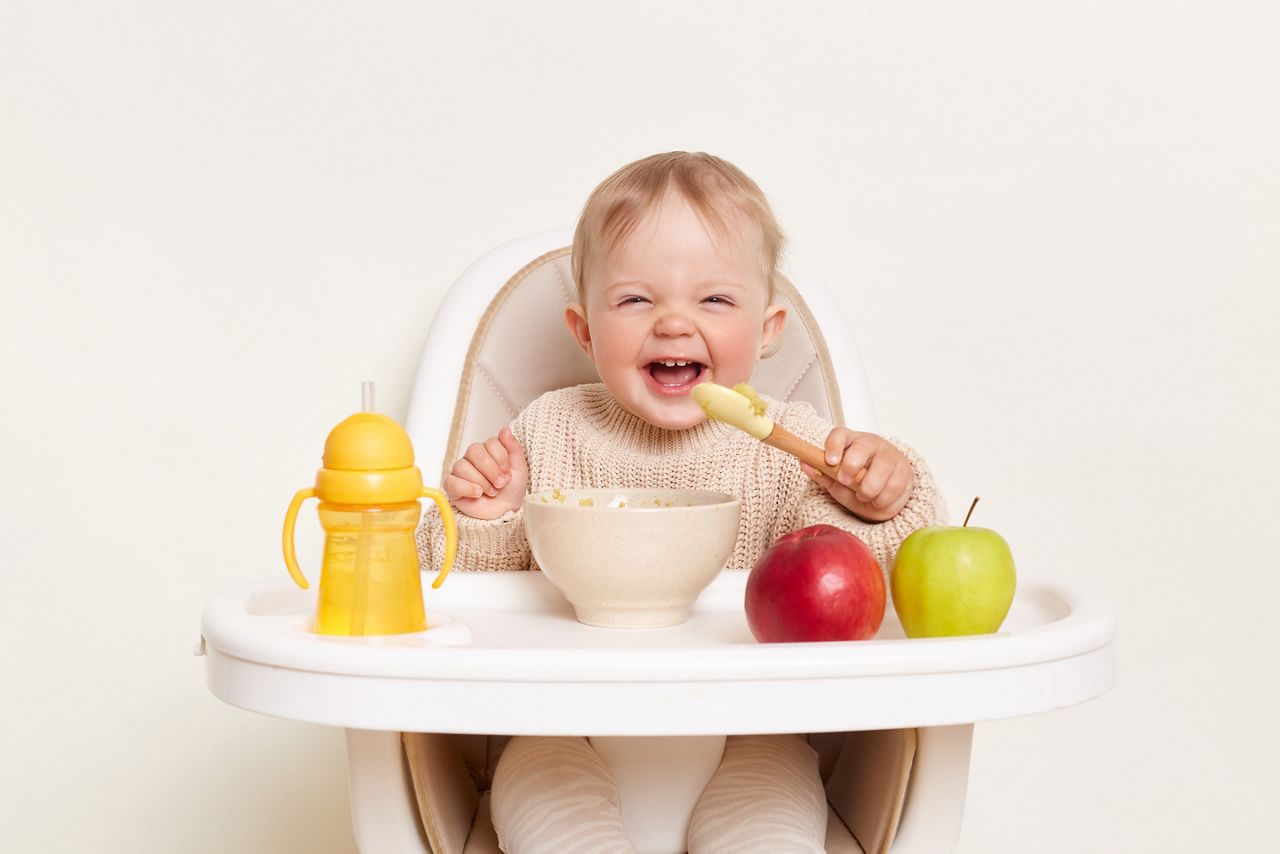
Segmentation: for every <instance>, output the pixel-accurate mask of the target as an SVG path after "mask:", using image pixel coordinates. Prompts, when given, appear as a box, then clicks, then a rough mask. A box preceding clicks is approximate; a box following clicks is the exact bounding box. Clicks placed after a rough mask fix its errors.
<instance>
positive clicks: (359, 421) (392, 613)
mask: <svg viewBox="0 0 1280 854" xmlns="http://www.w3.org/2000/svg"><path fill="white" fill-rule="evenodd" d="M372 386H373V384H372V383H365V384H364V392H365V395H364V400H365V405H364V410H365V411H363V412H359V413H356V414H355V415H352V416H351V417H350V418H348V419H346V420H345V421H343V422H342V423H341V424H339V425H338V426H337V427H334V428H333V432H331V433H330V434H329V438H328V439H327V440H326V441H325V443H324V467H323V468H321V469H320V471H318V472H317V473H316V485H315V486H314V487H311V488H308V489H301V490H299V491H298V493H297V494H296V495H294V496H293V501H291V502H289V510H288V512H286V513H285V517H284V563H285V566H286V567H288V569H289V574H290V575H291V576H293V580H294V581H296V582H297V583H298V586H299V587H301V588H303V589H304V590H305V589H306V588H307V586H308V585H307V579H306V578H305V577H304V576H303V574H302V571H301V570H300V569H299V568H298V559H297V556H296V554H295V552H294V545H293V528H294V523H295V522H296V521H297V518H298V510H299V509H300V508H301V507H302V502H304V501H306V500H307V499H308V498H313V497H314V498H319V499H320V506H319V512H320V524H321V525H322V526H324V531H325V539H324V558H323V562H322V563H321V566H320V593H319V597H318V601H317V602H316V624H315V630H316V632H317V633H319V634H322V635H396V634H402V633H404V632H420V631H422V630H423V629H425V628H426V627H427V616H426V612H425V611H424V610H423V607H422V578H421V575H420V573H419V572H418V549H417V544H416V542H415V540H414V529H415V528H417V526H418V519H419V517H420V516H421V515H422V505H421V504H420V503H419V501H418V499H420V498H424V497H425V498H430V499H431V500H432V501H434V502H435V503H436V506H437V507H439V508H440V516H441V518H442V519H443V520H444V530H445V553H444V562H443V565H442V566H441V568H440V575H439V577H438V578H436V581H435V583H434V584H433V585H432V587H439V586H440V584H441V583H442V582H443V581H444V579H445V576H446V575H447V574H448V572H449V567H450V566H452V565H453V556H454V552H455V551H456V550H457V543H458V531H457V527H456V525H455V524H454V521H453V513H452V511H451V510H450V509H449V501H448V499H446V498H445V495H444V493H442V492H440V491H439V490H437V489H429V488H425V487H423V485H422V472H420V471H419V470H418V468H417V466H415V465H414V464H413V445H412V444H411V443H410V442H409V436H408V434H407V433H405V432H404V430H403V429H402V428H401V427H400V425H399V424H397V423H396V422H395V421H394V420H393V419H391V418H388V417H387V416H385V415H379V414H378V413H376V412H373V411H372V409H373V388H372Z"/></svg>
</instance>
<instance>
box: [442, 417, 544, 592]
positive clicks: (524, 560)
mask: <svg viewBox="0 0 1280 854" xmlns="http://www.w3.org/2000/svg"><path fill="white" fill-rule="evenodd" d="M527 411H528V410H525V412H527ZM525 412H522V413H520V415H519V416H517V417H516V420H515V421H513V422H511V432H512V433H513V434H515V437H516V440H517V441H519V442H520V444H522V445H524V448H525V455H526V457H527V456H529V445H528V443H527V441H526V440H527V438H528V437H527V435H526V433H525V429H524V427H525ZM450 509H452V510H453V519H454V522H455V523H456V524H457V526H458V551H457V554H456V555H455V556H454V559H453V565H454V568H455V569H458V570H460V571H467V570H479V571H482V572H493V571H495V570H519V569H528V568H529V566H530V553H529V541H528V540H527V539H526V538H525V534H524V509H523V508H521V509H518V510H511V511H508V512H507V513H505V514H503V515H502V516H499V517H498V518H497V519H473V518H471V517H470V516H468V515H466V514H465V513H463V512H461V511H460V510H458V508H457V507H454V506H452V502H450ZM417 540H418V565H419V566H420V567H421V568H422V569H424V570H437V569H439V568H440V562H441V561H442V560H444V520H443V519H441V518H440V511H439V510H437V509H436V506H435V505H434V504H429V505H428V506H427V508H426V510H425V511H424V512H423V514H422V522H421V524H419V525H418V531H417Z"/></svg>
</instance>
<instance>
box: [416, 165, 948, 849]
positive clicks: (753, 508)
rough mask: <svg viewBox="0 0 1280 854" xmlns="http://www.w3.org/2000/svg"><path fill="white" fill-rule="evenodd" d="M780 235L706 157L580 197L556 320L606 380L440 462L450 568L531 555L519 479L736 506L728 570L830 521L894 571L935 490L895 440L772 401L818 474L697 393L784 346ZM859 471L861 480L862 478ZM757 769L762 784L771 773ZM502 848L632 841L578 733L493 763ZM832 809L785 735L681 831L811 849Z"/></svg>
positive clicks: (756, 746)
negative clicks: (570, 284) (690, 495)
mask: <svg viewBox="0 0 1280 854" xmlns="http://www.w3.org/2000/svg"><path fill="white" fill-rule="evenodd" d="M782 243H783V240H782V235H781V232H780V230H779V228H778V224H777V222H776V221H775V219H774V216H773V213H772V211H771V210H770V208H769V205H768V202H767V201H766V200H765V197H764V194H763V193H762V192H761V191H760V188H759V187H758V186H757V185H756V184H755V182H754V181H752V180H751V179H750V178H749V177H747V176H746V175H745V174H743V173H742V172H741V171H740V170H738V169H737V168H736V167H734V166H733V165H732V164H729V163H727V162H725V161H724V160H721V159H720V158H717V157H712V156H710V155H707V154H701V153H688V152H671V153H668V154H658V155H654V156H652V157H648V158H645V159H643V160H639V161H637V162H635V163H631V164H629V165H627V166H624V167H623V168H622V169H620V170H619V171H618V172H616V173H614V174H613V175H611V176H610V177H609V178H607V179H605V181H604V182H603V183H602V184H600V186H599V187H597V188H596V190H595V191H594V192H593V193H592V194H591V196H590V198H589V199H588V200H587V204H586V207H585V208H584V210H583V212H582V216H581V219H580V220H579V222H578V227H577V231H576V232H575V234H574V241H573V257H572V261H573V272H574V281H575V284H576V286H577V302H576V303H574V304H572V305H570V306H569V307H568V308H567V309H566V311H565V322H566V324H567V325H568V327H569V332H570V333H571V334H572V335H573V337H574V339H575V340H576V341H577V343H578V345H579V346H580V347H581V348H582V350H583V352H584V353H586V354H587V356H588V357H589V358H590V359H591V361H592V362H593V363H594V364H595V367H596V370H597V371H598V373H599V375H600V380H601V382H600V383H593V384H588V385H582V386H577V387H575V388H567V389H560V390H557V391H552V392H548V393H546V394H544V395H542V396H541V397H539V398H538V399H536V400H535V401H533V402H532V403H531V404H529V406H528V407H526V408H525V409H524V411H522V412H521V413H520V414H519V416H518V417H517V418H516V419H515V421H513V422H512V424H511V425H510V426H508V427H504V428H502V430H501V431H500V432H499V433H498V435H497V436H495V437H493V438H491V439H489V440H487V441H485V442H482V443H476V444H474V445H472V446H471V447H470V448H468V449H467V451H466V453H465V454H464V456H463V457H462V458H461V459H459V460H458V461H457V462H456V463H455V464H454V465H453V467H452V470H451V472H450V474H449V476H448V477H447V478H446V479H445V482H444V490H445V492H446V493H447V495H448V496H449V499H450V501H451V502H452V503H453V505H454V507H456V508H457V510H458V520H457V521H458V537H459V545H458V555H457V565H458V566H460V567H467V568H470V569H519V568H525V567H528V566H530V565H531V563H532V561H531V557H530V553H529V546H528V542H527V541H526V539H525V537H524V528H523V524H522V518H521V515H522V509H521V508H522V503H523V501H524V497H525V495H526V494H528V493H529V492H530V491H543V490H548V491H549V490H551V489H554V488H557V487H560V488H568V487H618V488H628V487H674V488H686V489H690V488H692V489H709V490H716V491H720V492H727V493H731V494H733V495H736V496H738V497H739V498H740V499H741V521H740V527H739V531H738V539H737V542H736V544H735V546H734V551H733V557H732V558H731V560H730V562H729V566H731V567H735V568H744V569H750V568H751V567H752V566H754V565H755V563H756V562H757V561H758V560H759V558H760V556H761V555H762V554H763V553H764V551H765V550H766V549H767V548H768V547H769V545H770V544H771V543H772V542H773V541H774V540H775V539H776V538H777V537H778V536H780V535H782V534H783V533H786V532H788V531H792V530H796V529H798V528H802V527H805V526H807V525H813V524H818V523H827V524H832V525H836V526H838V527H841V528H843V529H845V530H848V531H850V532H852V533H853V534H855V535H856V536H858V537H859V538H861V539H862V540H863V541H864V542H865V543H867V545H868V546H870V547H871V549H872V550H873V551H874V552H875V554H876V557H877V559H878V560H879V561H880V563H881V566H883V567H888V566H889V565H890V564H891V563H892V560H893V556H894V554H895V553H896V552H897V549H898V547H899V545H901V543H902V541H903V540H904V539H905V538H906V536H907V535H908V534H910V533H911V532H912V531H914V530H915V529H916V528H919V527H921V526H924V525H929V524H934V523H935V521H936V518H937V515H938V498H937V494H936V492H935V491H934V487H933V480H932V477H931V475H930V474H929V472H928V469H927V468H926V467H925V466H924V464H923V462H922V461H921V460H920V459H919V457H918V456H916V455H915V453H914V452H913V451H911V450H910V449H909V448H907V447H906V446H904V445H901V444H899V443H896V442H891V441H889V440H887V439H884V438H882V437H880V436H877V435H875V434H872V433H863V432H858V431H855V430H850V429H848V428H845V427H839V426H837V427H834V428H833V427H832V425H830V424H826V423H823V422H822V420H821V419H820V418H819V417H818V415H817V414H816V412H815V411H814V409H813V408H812V407H811V406H809V405H808V404H804V403H798V402H791V403H781V402H778V401H772V400H768V401H767V403H768V410H767V414H768V416H769V417H770V418H771V419H772V420H774V421H775V422H777V423H778V424H780V425H782V426H784V427H786V428H787V429H788V430H790V431H791V432H793V433H795V434H797V435H799V436H801V437H803V438H805V439H808V440H809V441H812V442H813V443H814V444H816V445H819V446H821V447H823V448H824V449H825V452H826V457H827V462H828V463H829V464H830V465H832V466H833V467H836V468H837V477H836V478H834V479H832V478H830V477H827V476H826V475H824V474H822V473H820V472H818V471H816V470H814V469H812V468H810V467H808V466H806V465H803V464H800V463H797V462H796V461H795V460H794V459H793V458H791V457H788V456H786V455H785V454H783V453H782V452H781V451H778V450H776V449H773V448H770V447H768V446H766V445H764V444H763V443H761V442H759V441H757V440H756V439H753V438H752V437H750V436H748V435H747V434H745V433H743V432H741V431H738V430H736V429H735V428H733V427H730V426H728V425H726V424H722V423H719V422H714V421H707V420H706V418H705V416H704V414H703V412H702V410H701V409H700V408H699V407H698V405H697V403H696V402H695V401H694V400H693V397H692V395H691V394H690V392H691V391H692V389H693V387H694V386H695V385H696V384H698V383H699V382H701V381H704V380H706V379H708V378H711V377H712V375H713V377H714V381H715V382H717V383H719V384H721V385H726V386H733V385H734V384H736V383H740V382H748V381H750V379H751V373H752V370H753V368H754V367H755V364H756V362H757V361H758V360H759V359H761V358H765V357H767V356H768V355H770V353H771V352H772V348H773V347H775V346H776V344H777V342H778V340H779V336H780V334H781V332H782V328H783V324H784V322H785V321H786V309H785V308H784V307H783V306H781V305H778V304H776V303H775V302H774V286H775V281H776V279H777V277H778V270H777V268H778V260H779V256H780V254H781V249H782ZM863 469H865V470H866V471H865V473H864V474H863V476H862V479H861V481H860V482H858V483H857V484H855V476H856V475H857V474H858V473H859V472H860V471H862V470H863ZM419 545H420V550H421V557H422V559H423V562H424V565H428V566H429V565H434V564H435V563H436V562H437V561H435V560H434V558H433V555H434V554H439V553H440V549H442V548H443V531H442V529H441V526H440V523H439V517H438V516H436V515H435V514H430V513H428V514H427V515H426V516H425V517H424V522H423V527H422V528H421V529H420V530H419ZM761 780H765V781H767V783H766V784H765V785H762V784H761V782H760V781H761ZM492 815H493V820H494V825H495V827H496V829H497V831H498V836H499V839H500V840H501V843H502V847H503V850H504V851H506V852H508V854H517V852H535V851H537V852H558V854H564V852H578V851H580V852H627V851H631V850H632V849H631V846H630V843H629V842H628V841H627V838H626V836H625V834H624V833H623V830H622V821H621V815H620V812H619V809H618V799H617V793H616V791H615V790H614V789H613V783H612V778H611V777H610V775H609V772H608V770H607V768H606V767H605V766H604V763H603V761H602V760H601V759H600V757H599V756H597V755H596V754H595V752H594V751H593V750H592V748H591V746H590V744H589V743H588V741H587V740H586V739H585V738H534V737H517V738H514V739H512V741H511V742H510V743H509V744H508V745H507V748H506V750H505V751H504V752H503V754H502V757H501V759H500V760H499V763H498V766H497V769H496V771H495V775H494V782H493V793H492ZM826 823H827V806H826V799H825V796H824V793H823V788H822V782H821V780H820V779H819V776H818V763H817V756H816V754H815V753H814V751H813V750H812V749H811V748H810V747H809V745H808V744H807V743H806V742H805V740H804V739H803V738H802V737H800V736H796V735H767V736H731V737H730V738H729V739H728V741H727V743H726V746H725V753H724V759H723V760H722V761H721V764H720V767H719V768H718V769H717V771H716V773H715V775H714V776H713V777H712V779H711V782H710V783H708V785H707V787H706V789H705V790H704V792H703V793H702V796H701V799H700V800H699V802H698V805H697V807H696V808H695V810H694V814H693V817H692V820H691V823H690V829H689V836H688V847H689V851H690V852H711V851H725V852H729V851H733V852H743V851H769V852H793V851H794V852H810V851H812V852H822V851H823V850H824V849H823V843H824V839H825V829H826Z"/></svg>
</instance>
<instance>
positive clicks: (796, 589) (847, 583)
mask: <svg viewBox="0 0 1280 854" xmlns="http://www.w3.org/2000/svg"><path fill="white" fill-rule="evenodd" d="M884 603H885V589H884V573H883V572H882V571H881V569H880V564H879V563H877V562H876V557H875V555H873V554H872V553H871V549H869V548H867V547H866V545H865V544H864V543H863V542H862V540H859V539H858V538H857V537H855V536H854V535H853V534H850V533H849V532H848V531H842V530H840V529H839V528H835V527H832V526H831V525H811V526H809V527H808V528H801V529H800V530H798V531H792V532H791V533H790V534H784V535H783V536H781V537H779V538H778V540H777V542H775V543H774V544H773V545H772V546H770V547H769V550H768V551H767V552H765V553H764V555H763V556H762V557H761V558H760V562H759V563H757V564H756V565H755V568H753V569H752V570H751V575H750V577H748V578H747V597H746V606H747V625H748V626H750V627H751V634H753V635H755V638H756V640H758V641H760V642H761V643H778V642H783V643H785V642H789V641H845V640H866V639H867V638H871V637H875V634H876V632H877V631H878V630H879V629H880V622H881V621H882V620H883V619H884Z"/></svg>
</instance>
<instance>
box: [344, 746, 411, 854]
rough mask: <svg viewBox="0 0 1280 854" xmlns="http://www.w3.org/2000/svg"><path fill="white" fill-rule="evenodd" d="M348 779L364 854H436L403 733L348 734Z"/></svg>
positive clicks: (353, 817)
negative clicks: (425, 827) (406, 756)
mask: <svg viewBox="0 0 1280 854" xmlns="http://www.w3.org/2000/svg"><path fill="white" fill-rule="evenodd" d="M347 777H348V783H349V786H350V790H351V828H352V831H353V832H354V834H355V838H356V845H357V846H358V847H359V848H360V851H361V854H431V846H430V845H428V844H427V836H426V833H424V832H423V830H422V822H421V821H419V819H418V804H417V801H416V800H415V799H414V794H413V781H412V779H411V778H410V776H409V772H408V769H407V768H406V767H405V759H404V747H403V746H402V745H401V742H400V733H398V732H377V731H373V730H360V729H349V730H347Z"/></svg>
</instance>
